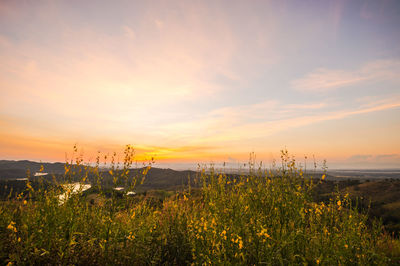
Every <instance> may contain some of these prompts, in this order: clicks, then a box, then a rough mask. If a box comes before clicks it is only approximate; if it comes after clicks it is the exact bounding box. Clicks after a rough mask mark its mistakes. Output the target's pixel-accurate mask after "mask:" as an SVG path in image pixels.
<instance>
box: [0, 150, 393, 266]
mask: <svg viewBox="0 0 400 266" xmlns="http://www.w3.org/2000/svg"><path fill="white" fill-rule="evenodd" d="M131 156H132V154H131V151H130V150H127V151H126V153H125V162H124V164H123V165H122V166H121V167H120V168H119V167H115V164H112V168H111V170H110V174H111V175H112V176H114V180H113V181H114V184H115V186H116V185H117V184H118V183H119V182H120V181H121V180H122V181H123V182H125V183H126V184H125V185H126V186H127V187H129V188H130V189H134V187H135V186H136V185H137V184H139V183H141V182H143V180H144V178H145V176H146V173H147V171H148V170H149V169H150V166H149V167H145V168H143V172H141V173H140V174H138V175H137V176H136V178H134V179H132V180H128V178H127V175H128V173H129V171H130V170H129V169H130V166H131V163H130V161H131ZM80 163H82V161H81V160H79V159H78V160H77V164H78V165H79V164H80ZM70 169H71V168H70V164H67V165H66V168H65V178H66V180H65V182H68V180H71V179H72V177H73V176H79V177H81V182H82V183H84V182H87V176H88V173H87V172H84V171H81V170H80V171H79V172H73V171H72V170H70ZM79 169H84V168H79ZM87 169H88V171H92V172H94V173H95V174H96V171H97V178H98V180H99V182H98V187H96V189H97V191H98V193H97V194H95V195H94V194H88V193H75V194H73V193H72V192H71V191H68V189H65V188H63V187H62V186H46V187H45V188H41V187H40V186H39V187H32V185H31V184H30V183H29V182H28V183H27V188H26V191H25V192H24V193H21V194H20V195H19V196H18V197H17V198H15V199H9V200H7V201H3V202H2V203H1V205H0V261H2V262H3V263H4V264H7V263H8V264H10V265H12V264H16V265H20V264H40V265H41V264H77V265H81V264H99V265H118V264H123V265H126V264H129V265H132V264H133V265H143V264H180V265H181V264H242V265H249V264H272V265H298V264H310V265H318V264H321V265H339V264H340V265H349V264H351V265H352V264H361V265H370V264H376V265H390V264H396V263H399V262H400V257H399V254H400V245H399V242H398V240H396V239H394V238H393V237H391V236H388V235H385V234H384V233H383V231H382V226H381V224H380V223H379V222H374V223H370V222H368V219H367V216H366V215H365V214H362V213H360V212H359V211H358V210H357V206H354V203H353V201H352V200H351V199H350V198H349V196H348V195H347V194H344V195H340V193H338V194H335V195H334V196H332V197H331V198H330V199H329V200H328V201H326V202H324V203H323V202H319V203H318V202H315V201H313V195H312V192H313V189H314V187H315V186H316V185H318V182H319V181H315V180H316V179H315V178H314V179H310V178H305V177H304V176H305V173H303V170H302V169H301V168H298V167H297V164H296V161H295V160H294V159H293V158H291V157H289V155H288V154H287V152H283V153H282V164H281V166H280V167H277V168H276V169H274V171H266V172H264V171H261V170H260V169H261V167H260V168H258V167H257V166H256V165H255V163H254V162H252V163H250V168H249V173H248V174H246V175H243V176H237V177H234V178H232V177H229V176H227V175H225V174H224V173H217V172H215V171H214V170H213V169H212V168H208V169H201V170H199V174H198V176H197V178H196V182H195V183H196V187H191V183H190V182H189V183H188V184H189V185H188V187H187V188H186V189H185V190H182V191H179V192H175V193H166V192H165V193H163V192H154V193H153V195H152V193H147V194H146V195H144V194H141V195H136V196H134V197H132V196H128V195H127V194H126V192H117V191H115V190H110V191H109V192H107V193H105V192H104V191H103V190H102V188H101V182H100V181H101V178H102V177H101V175H100V174H99V172H98V167H91V168H87ZM96 169H97V170H96ZM324 178H325V175H322V176H320V177H319V179H320V180H321V181H322V180H323V179H324ZM61 193H67V195H68V198H69V199H68V200H67V201H65V202H64V203H62V204H61V203H60V201H59V195H60V194H61Z"/></svg>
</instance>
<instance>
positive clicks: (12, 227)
mask: <svg viewBox="0 0 400 266" xmlns="http://www.w3.org/2000/svg"><path fill="white" fill-rule="evenodd" d="M7 229H8V230H11V231H13V232H14V233H16V232H17V228H16V227H15V222H13V221H11V222H10V224H9V225H8V226H7Z"/></svg>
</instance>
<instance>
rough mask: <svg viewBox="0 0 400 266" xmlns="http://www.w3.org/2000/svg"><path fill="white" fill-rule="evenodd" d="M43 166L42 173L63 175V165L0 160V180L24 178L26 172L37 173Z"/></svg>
mask: <svg viewBox="0 0 400 266" xmlns="http://www.w3.org/2000/svg"><path fill="white" fill-rule="evenodd" d="M42 165H43V168H44V170H43V172H45V173H49V174H62V173H64V163H39V162H32V161H28V160H22V161H12V160H0V179H13V178H23V177H26V171H27V170H28V169H29V171H30V172H31V173H35V172H38V171H39V170H40V167H41V166H42Z"/></svg>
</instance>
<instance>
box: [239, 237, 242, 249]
mask: <svg viewBox="0 0 400 266" xmlns="http://www.w3.org/2000/svg"><path fill="white" fill-rule="evenodd" d="M242 248H243V241H242V240H241V239H240V240H239V249H242Z"/></svg>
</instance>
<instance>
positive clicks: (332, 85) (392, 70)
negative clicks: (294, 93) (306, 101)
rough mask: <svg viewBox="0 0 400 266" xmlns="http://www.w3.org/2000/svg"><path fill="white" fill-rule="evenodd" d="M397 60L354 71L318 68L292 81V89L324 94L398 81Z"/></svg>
mask: <svg viewBox="0 0 400 266" xmlns="http://www.w3.org/2000/svg"><path fill="white" fill-rule="evenodd" d="M399 77H400V61H399V60H380V61H374V62H370V63H367V64H365V65H363V66H362V67H360V68H359V69H356V70H339V69H324V68H319V69H316V70H314V71H313V72H311V73H309V74H307V75H306V76H305V77H303V78H300V79H297V80H294V81H292V82H291V85H292V87H293V88H294V89H296V90H299V91H304V92H325V91H329V90H333V89H337V88H341V87H347V86H352V85H355V84H358V83H361V82H365V81H373V80H384V79H390V80H392V79H399Z"/></svg>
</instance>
